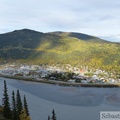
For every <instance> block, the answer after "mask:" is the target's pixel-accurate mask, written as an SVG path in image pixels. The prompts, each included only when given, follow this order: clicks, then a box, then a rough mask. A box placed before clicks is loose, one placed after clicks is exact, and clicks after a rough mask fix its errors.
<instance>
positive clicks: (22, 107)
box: [2, 81, 31, 120]
mask: <svg viewBox="0 0 120 120" xmlns="http://www.w3.org/2000/svg"><path fill="white" fill-rule="evenodd" d="M2 107H3V116H4V117H5V118H7V119H10V120H30V119H31V118H30V114H29V110H28V104H27V100H26V96H25V95H24V99H23V102H22V100H21V95H20V92H19V90H17V92H16V95H15V92H14V91H12V104H11V105H10V100H9V95H8V89H7V84H6V81H4V93H3V99H2Z"/></svg>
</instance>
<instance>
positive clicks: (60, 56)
mask: <svg viewBox="0 0 120 120" xmlns="http://www.w3.org/2000/svg"><path fill="white" fill-rule="evenodd" d="M0 58H1V61H7V62H9V61H16V60H17V61H21V62H27V63H32V64H58V63H61V64H72V65H88V66H91V67H96V68H106V69H112V68H113V67H114V68H118V66H120V43H112V42H108V41H105V40H102V39H100V38H97V37H94V36H90V35H86V34H82V33H74V32H49V33H42V32H37V31H33V30H29V29H23V30H15V31H13V32H9V33H5V34H0Z"/></svg>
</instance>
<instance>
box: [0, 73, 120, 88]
mask: <svg viewBox="0 0 120 120" xmlns="http://www.w3.org/2000/svg"><path fill="white" fill-rule="evenodd" d="M0 77H3V78H9V79H15V80H21V81H28V82H38V83H45V84H53V85H59V86H72V87H97V88H101V87H106V88H113V87H120V83H117V84H116V83H111V84H110V83H68V82H63V81H55V80H47V79H42V78H41V79H39V80H36V79H34V78H24V77H20V76H19V77H16V76H7V75H0Z"/></svg>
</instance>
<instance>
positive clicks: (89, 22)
mask: <svg viewBox="0 0 120 120" xmlns="http://www.w3.org/2000/svg"><path fill="white" fill-rule="evenodd" d="M0 2H1V4H0V18H1V19H0V26H1V29H0V32H4V31H6V32H7V31H11V30H14V29H21V28H31V29H35V30H38V31H43V32H48V31H76V32H85V33H87V34H92V35H98V36H100V35H108V34H111V33H113V34H118V29H119V28H120V17H119V13H120V7H119V6H120V1H119V0H115V1H110V0H100V1H97V0H70V1H68V0H44V1H42V0H20V1H16V0H12V1H5V0H0Z"/></svg>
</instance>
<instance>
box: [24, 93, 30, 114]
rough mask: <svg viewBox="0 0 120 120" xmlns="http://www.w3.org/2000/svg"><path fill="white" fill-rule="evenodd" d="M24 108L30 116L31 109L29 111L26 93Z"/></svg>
mask: <svg viewBox="0 0 120 120" xmlns="http://www.w3.org/2000/svg"><path fill="white" fill-rule="evenodd" d="M24 109H25V111H26V114H27V116H29V115H30V114H29V111H28V104H27V100H26V97H25V95H24Z"/></svg>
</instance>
